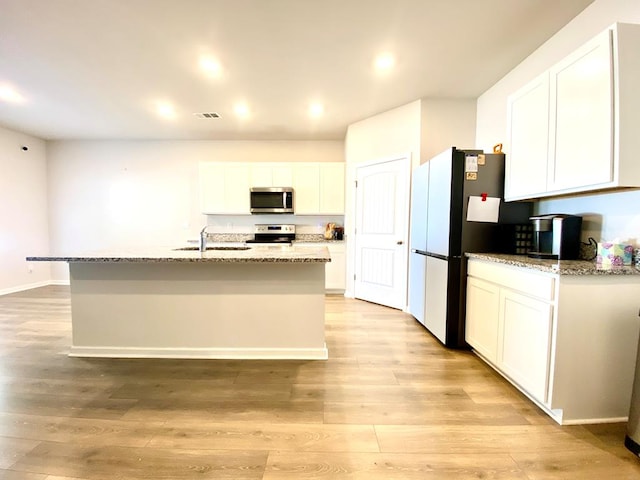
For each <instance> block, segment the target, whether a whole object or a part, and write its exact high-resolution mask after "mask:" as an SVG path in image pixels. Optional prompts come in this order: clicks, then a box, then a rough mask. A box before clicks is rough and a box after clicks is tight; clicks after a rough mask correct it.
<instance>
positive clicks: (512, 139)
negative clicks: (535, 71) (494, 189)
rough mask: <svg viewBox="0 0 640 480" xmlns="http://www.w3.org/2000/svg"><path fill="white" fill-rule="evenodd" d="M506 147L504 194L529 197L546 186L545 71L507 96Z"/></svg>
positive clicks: (547, 114)
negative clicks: (507, 144) (507, 131)
mask: <svg viewBox="0 0 640 480" xmlns="http://www.w3.org/2000/svg"><path fill="white" fill-rule="evenodd" d="M507 114H508V120H507V122H508V126H509V151H508V153H507V155H506V165H505V198H506V199H507V200H512V199H513V200H516V199H521V198H531V197H535V196H537V195H538V194H542V193H544V192H546V190H547V171H548V166H547V161H548V145H549V74H548V73H545V74H544V75H541V76H539V77H538V78H536V79H535V80H534V81H532V82H530V83H528V84H527V85H525V86H524V87H523V88H521V89H520V90H518V91H517V92H516V93H514V94H513V95H511V96H510V97H509V99H508V111H507Z"/></svg>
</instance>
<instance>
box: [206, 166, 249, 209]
mask: <svg viewBox="0 0 640 480" xmlns="http://www.w3.org/2000/svg"><path fill="white" fill-rule="evenodd" d="M199 167H200V209H201V211H202V213H205V214H212V215H215V214H226V215H244V214H248V213H249V188H250V168H249V164H247V163H213V162H211V163H201V164H200V166H199Z"/></svg>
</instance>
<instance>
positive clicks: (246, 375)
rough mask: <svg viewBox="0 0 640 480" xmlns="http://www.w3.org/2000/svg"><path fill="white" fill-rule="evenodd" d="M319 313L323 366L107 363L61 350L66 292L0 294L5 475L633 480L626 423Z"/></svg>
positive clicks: (0, 454)
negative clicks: (562, 412) (564, 419)
mask: <svg viewBox="0 0 640 480" xmlns="http://www.w3.org/2000/svg"><path fill="white" fill-rule="evenodd" d="M326 305H327V327H326V332H327V344H328V347H329V352H330V359H329V360H328V361H222V360H221V361H211V360H209V361H186V360H109V359H78V358H69V357H67V356H66V353H67V351H68V347H69V345H70V337H71V331H70V302H69V291H68V288H67V287H45V288H39V289H34V290H31V291H28V292H22V293H17V294H12V295H5V296H2V297H0V478H1V479H12V480H14V479H25V480H44V479H47V480H63V479H65V480H66V479H71V478H74V479H76V478H77V479H86V480H89V479H109V480H111V479H143V478H144V479H186V478H215V479H265V480H280V479H301V480H304V479H312V478H314V479H347V480H359V479H366V480H376V479H385V480H387V479H416V480H417V479H420V480H424V479H427V480H429V479H438V480H440V479H456V480H460V479H462V480H464V479H478V478H483V479H528V480H543V479H563V480H565V479H580V480H590V479H594V480H595V479H598V480H601V479H618V480H622V479H639V478H640V460H638V459H637V458H636V457H634V456H633V455H631V454H630V453H629V452H627V450H626V449H625V448H624V446H623V439H624V432H625V425H623V424H615V425H603V426H589V427H583V426H573V427H566V426H565V427H561V426H558V425H557V424H555V423H554V422H553V421H552V420H550V419H549V418H548V417H547V416H546V415H544V414H543V413H542V412H541V411H539V410H538V409H537V408H536V407H535V406H534V405H533V404H532V403H531V402H530V401H528V400H527V399H526V398H525V397H523V396H522V395H521V394H520V393H519V392H518V391H517V390H515V389H514V388H513V387H511V386H510V385H509V384H508V383H506V382H505V381H504V380H503V379H502V378H501V377H500V376H498V375H497V374H496V373H495V372H493V371H492V370H491V369H490V368H488V367H487V366H485V365H484V364H483V363H482V362H481V361H480V360H478V359H477V358H476V357H475V356H474V355H473V354H472V353H470V352H460V351H452V350H446V349H444V348H443V347H442V346H441V345H440V344H438V343H437V342H436V341H435V340H434V339H433V338H432V337H431V336H430V335H429V334H428V333H427V332H426V331H425V330H424V329H423V328H422V327H421V326H420V325H419V324H417V323H416V322H415V320H414V319H413V318H412V317H410V316H409V315H406V314H403V313H402V312H399V311H396V310H392V309H388V308H384V307H380V306H377V305H372V304H369V303H366V302H361V301H357V300H349V299H344V298H342V297H327V302H326ZM301 313H303V312H301ZM301 321H303V318H301Z"/></svg>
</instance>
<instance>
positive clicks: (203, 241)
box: [200, 225, 209, 252]
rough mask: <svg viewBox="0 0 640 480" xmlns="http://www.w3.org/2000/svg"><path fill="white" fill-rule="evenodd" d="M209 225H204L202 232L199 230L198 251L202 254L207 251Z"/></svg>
mask: <svg viewBox="0 0 640 480" xmlns="http://www.w3.org/2000/svg"><path fill="white" fill-rule="evenodd" d="M208 226H209V225H205V226H204V227H203V228H202V230H200V251H201V252H204V251H206V250H207V237H208V235H207V227H208Z"/></svg>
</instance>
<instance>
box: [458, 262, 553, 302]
mask: <svg viewBox="0 0 640 480" xmlns="http://www.w3.org/2000/svg"><path fill="white" fill-rule="evenodd" d="M467 273H468V275H469V276H471V277H477V278H482V279H484V280H487V281H489V282H493V283H495V284H498V285H502V286H504V287H508V288H511V289H513V290H517V291H519V292H521V293H524V294H526V295H529V296H531V297H536V298H540V299H542V300H551V301H552V300H553V299H554V291H555V280H556V279H555V277H554V276H551V275H547V274H545V273H542V272H535V271H532V270H529V269H526V268H522V267H512V266H509V265H500V264H497V263H489V262H483V261H479V260H469V264H468V268H467Z"/></svg>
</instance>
